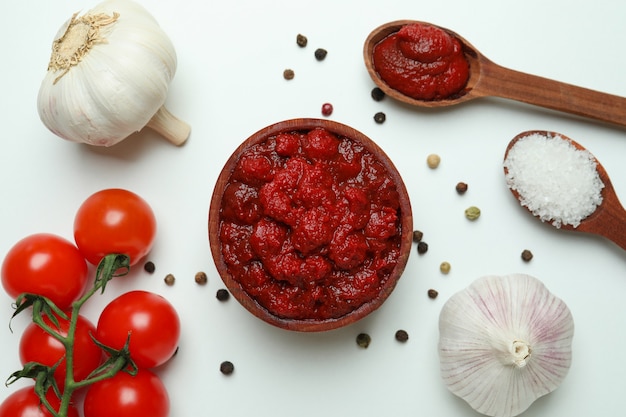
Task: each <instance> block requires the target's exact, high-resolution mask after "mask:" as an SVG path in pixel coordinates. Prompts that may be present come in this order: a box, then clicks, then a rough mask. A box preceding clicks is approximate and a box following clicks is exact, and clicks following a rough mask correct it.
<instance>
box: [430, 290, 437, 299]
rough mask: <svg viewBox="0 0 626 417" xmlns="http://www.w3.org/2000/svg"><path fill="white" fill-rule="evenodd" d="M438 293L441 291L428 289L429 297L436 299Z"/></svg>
mask: <svg viewBox="0 0 626 417" xmlns="http://www.w3.org/2000/svg"><path fill="white" fill-rule="evenodd" d="M438 295H439V293H438V292H437V290H433V289H430V290H428V298H432V299H433V300H434V299H435V298H437V296H438Z"/></svg>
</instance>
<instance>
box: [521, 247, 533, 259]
mask: <svg viewBox="0 0 626 417" xmlns="http://www.w3.org/2000/svg"><path fill="white" fill-rule="evenodd" d="M532 258H533V253H532V252H531V251H529V250H528V249H524V250H523V251H522V259H523V260H524V262H528V261H530V260H531V259H532Z"/></svg>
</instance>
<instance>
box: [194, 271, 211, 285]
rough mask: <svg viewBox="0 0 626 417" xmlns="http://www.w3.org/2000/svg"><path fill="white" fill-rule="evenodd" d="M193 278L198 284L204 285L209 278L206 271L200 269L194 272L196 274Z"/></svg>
mask: <svg viewBox="0 0 626 417" xmlns="http://www.w3.org/2000/svg"><path fill="white" fill-rule="evenodd" d="M194 279H195V281H196V283H197V284H199V285H204V284H206V283H207V282H208V281H209V279H208V278H207V276H206V273H204V272H202V271H200V272H198V273H196V276H195V277H194Z"/></svg>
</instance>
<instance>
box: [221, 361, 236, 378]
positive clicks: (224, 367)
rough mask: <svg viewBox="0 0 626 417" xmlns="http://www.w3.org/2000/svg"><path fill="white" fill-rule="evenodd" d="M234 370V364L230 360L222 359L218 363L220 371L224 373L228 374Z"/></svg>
mask: <svg viewBox="0 0 626 417" xmlns="http://www.w3.org/2000/svg"><path fill="white" fill-rule="evenodd" d="M234 371H235V365H233V363H232V362H231V361H224V362H222V363H220V372H221V373H223V374H224V375H230V374H232V373H233V372H234Z"/></svg>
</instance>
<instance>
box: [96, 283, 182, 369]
mask: <svg viewBox="0 0 626 417" xmlns="http://www.w3.org/2000/svg"><path fill="white" fill-rule="evenodd" d="M129 332H130V333H131V335H130V345H129V349H130V357H131V358H132V359H133V360H134V361H135V363H136V364H137V366H138V367H140V368H154V367H156V366H159V365H161V364H163V363H165V362H166V361H167V360H168V359H170V358H171V357H172V355H173V354H174V352H175V351H176V348H177V347H178V339H179V337H180V319H179V317H178V313H177V312H176V310H175V309H174V307H173V306H172V305H171V304H170V302H169V301H167V300H166V299H165V298H163V297H162V296H160V295H158V294H154V293H151V292H147V291H130V292H127V293H125V294H122V295H120V296H119V297H117V298H116V299H114V300H113V301H111V302H110V303H109V304H108V305H107V306H106V307H105V308H104V310H102V313H100V318H99V319H98V325H97V331H96V338H97V339H98V340H99V341H100V342H101V343H103V344H105V345H107V346H111V347H113V348H116V349H121V348H122V347H123V346H124V344H125V343H126V340H127V338H128V334H129Z"/></svg>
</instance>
